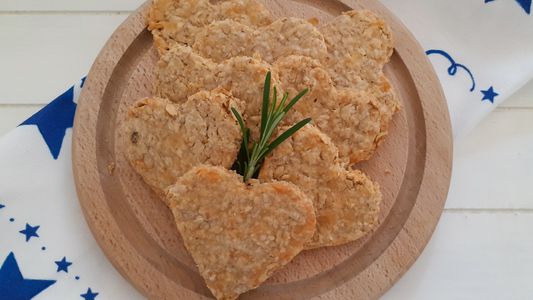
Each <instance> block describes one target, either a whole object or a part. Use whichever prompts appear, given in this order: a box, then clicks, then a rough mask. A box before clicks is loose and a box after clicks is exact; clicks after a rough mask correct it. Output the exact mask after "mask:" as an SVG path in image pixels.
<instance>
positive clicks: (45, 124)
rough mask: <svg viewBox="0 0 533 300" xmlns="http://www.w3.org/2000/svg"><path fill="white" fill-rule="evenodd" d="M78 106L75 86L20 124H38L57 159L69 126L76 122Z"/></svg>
mask: <svg viewBox="0 0 533 300" xmlns="http://www.w3.org/2000/svg"><path fill="white" fill-rule="evenodd" d="M76 106H77V105H76V103H74V87H72V88H70V89H69V90H68V91H66V92H65V93H64V94H63V95H61V96H59V97H57V98H56V99H55V100H54V101H52V102H50V104H48V105H47V106H45V107H44V108H43V109H41V110H40V111H39V112H38V113H36V114H35V115H33V116H31V117H30V118H29V119H28V120H26V121H24V122H23V123H22V124H20V126H22V125H37V128H39V132H40V133H41V135H42V136H43V138H44V141H45V142H46V145H47V146H48V149H50V153H52V156H53V157H54V159H57V157H58V156H59V152H60V151H61V145H63V138H64V137H65V132H66V131H67V128H72V125H73V123H74V113H75V112H76Z"/></svg>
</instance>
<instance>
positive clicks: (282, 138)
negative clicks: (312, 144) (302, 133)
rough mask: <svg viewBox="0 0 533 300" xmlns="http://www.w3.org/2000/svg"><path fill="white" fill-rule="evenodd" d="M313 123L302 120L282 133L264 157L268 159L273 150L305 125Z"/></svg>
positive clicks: (269, 146)
mask: <svg viewBox="0 0 533 300" xmlns="http://www.w3.org/2000/svg"><path fill="white" fill-rule="evenodd" d="M309 122H311V118H307V119H305V120H302V121H300V122H298V123H297V124H296V125H294V126H292V127H291V128H289V129H288V130H287V131H285V132H284V133H282V134H281V135H280V136H278V138H276V139H275V140H274V141H273V142H272V143H270V145H268V151H266V152H265V154H264V156H263V158H264V157H266V156H267V155H268V154H269V153H270V152H272V150H274V149H275V148H276V147H277V146H279V145H280V144H281V143H283V141H285V140H286V139H288V138H289V137H290V136H291V135H293V134H294V133H295V132H296V131H298V130H300V128H302V127H304V126H305V124H307V123H309Z"/></svg>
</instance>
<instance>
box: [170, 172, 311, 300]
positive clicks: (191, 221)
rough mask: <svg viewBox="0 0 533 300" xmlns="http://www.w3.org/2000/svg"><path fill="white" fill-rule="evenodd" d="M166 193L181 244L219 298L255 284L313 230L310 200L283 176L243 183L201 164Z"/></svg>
mask: <svg viewBox="0 0 533 300" xmlns="http://www.w3.org/2000/svg"><path fill="white" fill-rule="evenodd" d="M167 196H168V198H169V201H170V207H171V209H172V212H173V214H174V217H175V220H176V223H177V226H178V229H179V231H180V232H181V235H182V237H183V241H184V242H185V246H186V247H187V249H188V250H189V251H190V252H191V255H192V257H193V259H194V261H195V262H196V264H197V266H198V270H199V271H200V275H201V276H202V277H203V278H204V279H205V281H206V284H207V287H208V288H209V289H210V290H211V291H212V292H213V294H214V295H215V297H216V298H217V299H219V300H221V299H224V300H232V299H236V298H237V297H238V296H239V294H242V293H244V292H246V291H248V290H251V289H254V288H256V287H258V286H259V285H260V284H261V283H262V282H264V281H265V280H266V279H267V278H268V277H269V276H271V275H272V274H274V273H275V272H276V271H277V270H279V269H281V268H282V267H283V266H284V265H285V264H287V263H288V262H290V261H291V260H292V258H293V257H294V256H296V255H297V254H298V253H299V252H300V251H301V250H302V249H303V246H304V244H305V243H306V242H307V241H308V240H309V239H310V238H311V236H312V235H313V233H314V231H315V222H316V219H315V213H314V209H313V204H312V202H311V200H310V199H309V197H307V196H306V195H305V194H304V193H303V192H302V191H301V190H300V189H299V188H297V187H296V186H294V185H293V184H291V183H287V182H273V183H266V184H261V183H259V182H258V181H257V180H255V181H252V182H251V183H250V184H245V183H244V182H243V181H242V176H240V175H237V174H236V173H235V172H232V171H228V170H226V169H224V168H221V167H211V166H200V167H196V168H194V169H192V170H191V171H189V172H188V173H186V174H185V175H184V176H182V177H181V178H180V179H179V180H178V182H177V183H176V184H175V185H173V186H171V187H170V188H169V189H168V193H167Z"/></svg>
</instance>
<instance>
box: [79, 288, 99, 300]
mask: <svg viewBox="0 0 533 300" xmlns="http://www.w3.org/2000/svg"><path fill="white" fill-rule="evenodd" d="M80 296H82V297H83V298H84V299H85V300H94V298H96V296H98V293H93V291H91V288H89V289H88V290H87V293H86V294H81V295H80Z"/></svg>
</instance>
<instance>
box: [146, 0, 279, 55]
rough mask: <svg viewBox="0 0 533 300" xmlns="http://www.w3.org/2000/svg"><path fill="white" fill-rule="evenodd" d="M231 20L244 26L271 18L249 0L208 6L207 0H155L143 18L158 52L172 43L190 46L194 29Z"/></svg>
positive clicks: (236, 0) (266, 23) (196, 30)
mask: <svg viewBox="0 0 533 300" xmlns="http://www.w3.org/2000/svg"><path fill="white" fill-rule="evenodd" d="M221 20H234V21H236V22H239V23H242V24H245V25H248V26H253V27H257V26H267V25H268V24H270V23H271V22H272V21H271V19H270V12H269V11H268V10H266V9H265V8H264V7H263V5H261V4H259V3H256V2H255V1H251V0H231V1H226V2H222V3H219V4H216V5H211V4H210V3H209V1H208V0H158V1H157V2H155V3H154V4H153V5H152V7H151V8H150V10H149V11H148V15H147V18H146V23H147V24H148V29H149V30H150V31H151V32H152V35H153V36H154V41H155V44H156V46H157V49H158V51H159V54H161V55H164V54H165V53H166V52H167V51H168V49H170V47H172V46H173V45H175V44H180V45H192V44H193V43H194V39H195V36H196V34H197V33H198V31H200V30H201V29H202V28H203V27H205V26H207V25H209V24H211V23H212V22H215V21H221Z"/></svg>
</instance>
